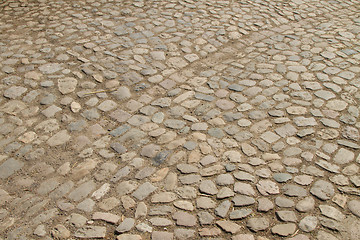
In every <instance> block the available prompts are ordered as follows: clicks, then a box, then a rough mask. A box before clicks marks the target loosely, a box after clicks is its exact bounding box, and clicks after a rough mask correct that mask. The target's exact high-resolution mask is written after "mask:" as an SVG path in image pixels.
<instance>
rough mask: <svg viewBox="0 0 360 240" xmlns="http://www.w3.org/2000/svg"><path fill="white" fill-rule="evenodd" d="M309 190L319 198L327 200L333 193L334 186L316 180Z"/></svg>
mask: <svg viewBox="0 0 360 240" xmlns="http://www.w3.org/2000/svg"><path fill="white" fill-rule="evenodd" d="M310 192H311V194H313V195H314V196H316V197H318V198H319V199H321V200H328V199H330V198H331V197H332V196H334V194H335V190H334V186H333V185H332V184H331V183H329V182H327V181H324V180H318V181H316V182H315V183H314V184H313V186H312V187H311V189H310Z"/></svg>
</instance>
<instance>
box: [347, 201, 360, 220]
mask: <svg viewBox="0 0 360 240" xmlns="http://www.w3.org/2000/svg"><path fill="white" fill-rule="evenodd" d="M348 208H349V210H350V211H351V212H352V213H353V214H354V215H355V216H358V217H360V201H358V200H351V201H349V202H348Z"/></svg>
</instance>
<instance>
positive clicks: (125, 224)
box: [116, 218, 135, 233]
mask: <svg viewBox="0 0 360 240" xmlns="http://www.w3.org/2000/svg"><path fill="white" fill-rule="evenodd" d="M134 224H135V219H133V218H125V219H124V220H123V221H122V222H121V223H120V225H119V226H118V227H117V228H116V231H117V232H119V233H124V232H128V231H130V230H131V229H132V228H133V227H134Z"/></svg>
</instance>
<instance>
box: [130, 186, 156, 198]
mask: <svg viewBox="0 0 360 240" xmlns="http://www.w3.org/2000/svg"><path fill="white" fill-rule="evenodd" d="M156 189H157V187H154V186H153V185H152V184H151V183H149V182H146V183H143V184H142V185H141V186H140V187H139V188H138V189H137V190H136V191H135V192H133V194H132V196H133V197H135V198H137V199H138V200H144V199H145V198H146V197H147V196H149V195H150V194H151V193H152V192H154V191H155V190H156Z"/></svg>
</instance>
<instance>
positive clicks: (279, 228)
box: [271, 223, 296, 236]
mask: <svg viewBox="0 0 360 240" xmlns="http://www.w3.org/2000/svg"><path fill="white" fill-rule="evenodd" d="M295 230H296V225H295V224H294V223H286V224H277V225H275V226H274V227H273V228H271V232H272V233H273V234H278V235H280V236H289V235H291V234H293V233H294V232H295Z"/></svg>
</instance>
